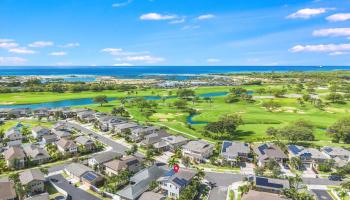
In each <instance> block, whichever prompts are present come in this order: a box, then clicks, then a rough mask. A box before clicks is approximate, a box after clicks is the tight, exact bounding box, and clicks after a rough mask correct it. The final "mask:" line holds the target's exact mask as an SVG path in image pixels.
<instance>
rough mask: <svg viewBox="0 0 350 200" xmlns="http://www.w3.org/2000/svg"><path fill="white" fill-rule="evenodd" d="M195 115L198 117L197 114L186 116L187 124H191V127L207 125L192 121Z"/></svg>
mask: <svg viewBox="0 0 350 200" xmlns="http://www.w3.org/2000/svg"><path fill="white" fill-rule="evenodd" d="M196 115H198V114H191V115H189V116H187V118H186V122H187V124H191V125H198V124H208V122H200V121H193V117H194V116H196Z"/></svg>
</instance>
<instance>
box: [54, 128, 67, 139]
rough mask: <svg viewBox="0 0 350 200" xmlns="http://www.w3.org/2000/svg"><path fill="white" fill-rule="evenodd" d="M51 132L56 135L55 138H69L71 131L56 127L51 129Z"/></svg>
mask: <svg viewBox="0 0 350 200" xmlns="http://www.w3.org/2000/svg"><path fill="white" fill-rule="evenodd" d="M52 133H53V134H54V135H56V137H57V138H60V139H61V138H69V137H70V136H71V133H70V132H68V131H67V130H57V129H52Z"/></svg>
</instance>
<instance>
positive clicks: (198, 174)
mask: <svg viewBox="0 0 350 200" xmlns="http://www.w3.org/2000/svg"><path fill="white" fill-rule="evenodd" d="M197 177H198V178H199V180H203V178H204V177H205V173H204V170H203V169H201V168H198V167H197Z"/></svg>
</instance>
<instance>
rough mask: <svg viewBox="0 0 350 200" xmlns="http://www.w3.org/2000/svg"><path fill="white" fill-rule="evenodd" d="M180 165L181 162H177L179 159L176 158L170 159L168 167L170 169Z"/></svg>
mask: <svg viewBox="0 0 350 200" xmlns="http://www.w3.org/2000/svg"><path fill="white" fill-rule="evenodd" d="M177 164H179V161H178V160H177V158H176V157H175V156H172V157H170V159H169V160H168V165H169V166H170V167H174V165H177Z"/></svg>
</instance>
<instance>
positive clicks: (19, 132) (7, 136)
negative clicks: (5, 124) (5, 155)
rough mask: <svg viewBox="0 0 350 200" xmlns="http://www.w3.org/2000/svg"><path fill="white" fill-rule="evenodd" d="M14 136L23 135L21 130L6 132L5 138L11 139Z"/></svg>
mask: <svg viewBox="0 0 350 200" xmlns="http://www.w3.org/2000/svg"><path fill="white" fill-rule="evenodd" d="M13 134H18V135H22V133H21V131H20V130H18V129H16V128H11V129H10V130H8V131H6V132H5V135H4V137H5V138H9V137H11V135H13Z"/></svg>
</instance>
